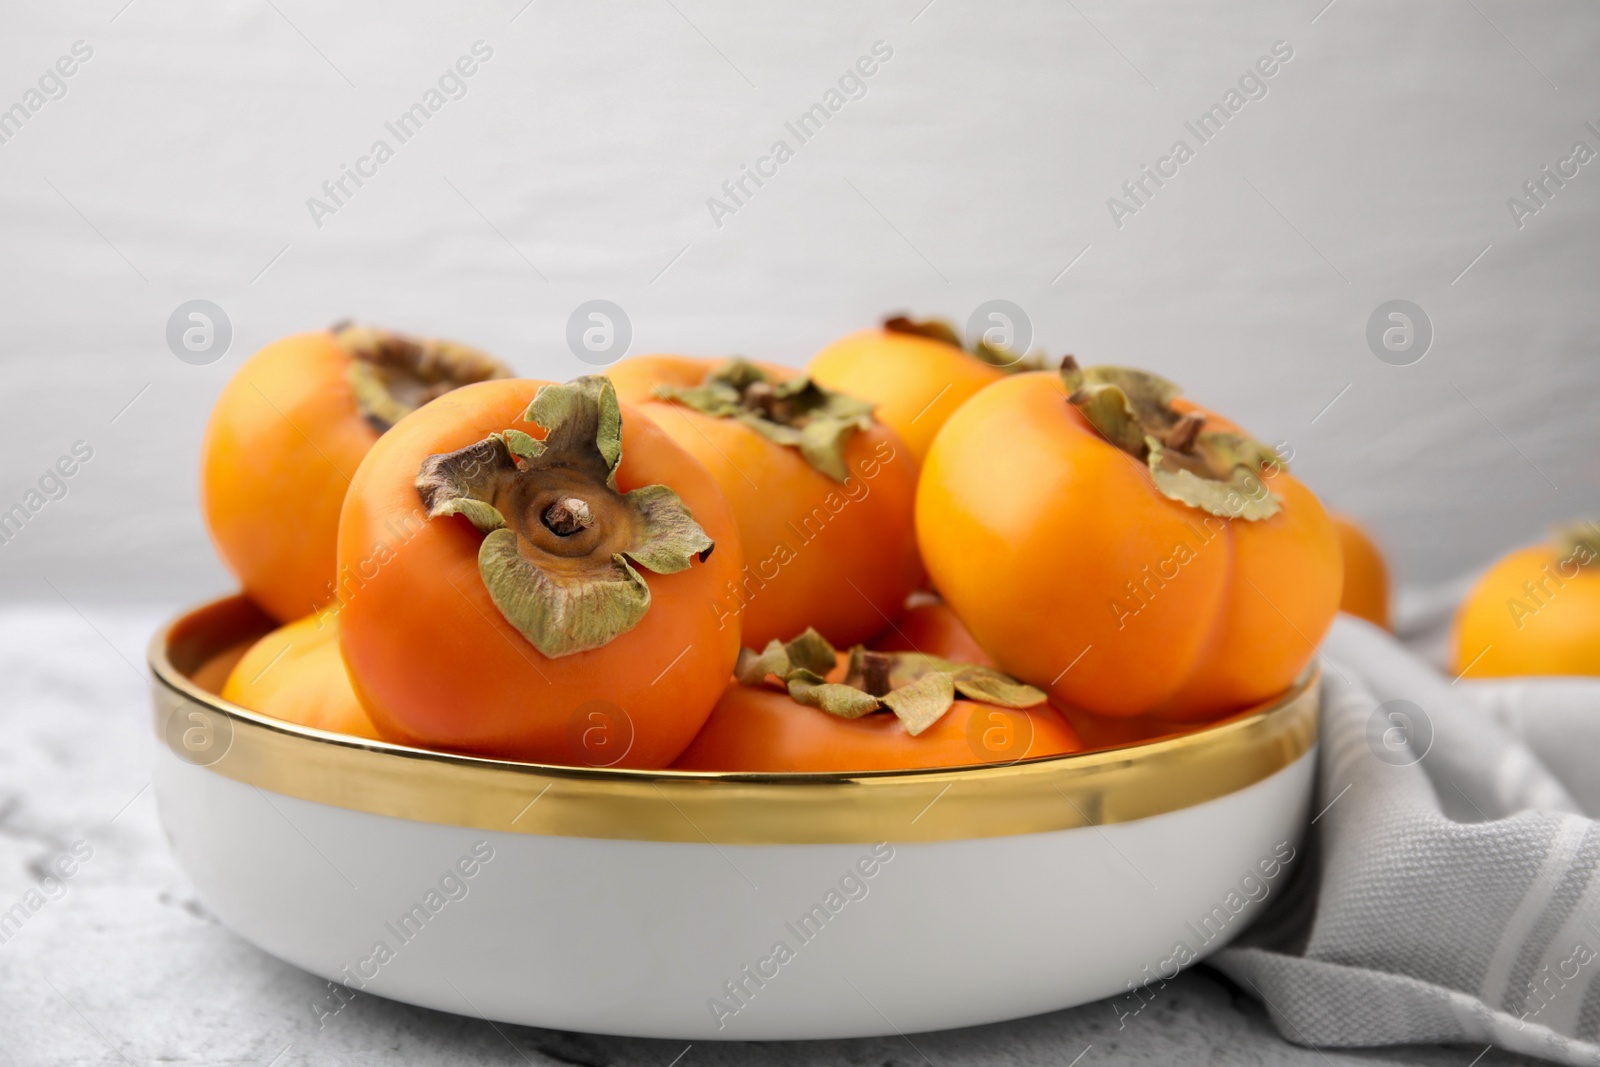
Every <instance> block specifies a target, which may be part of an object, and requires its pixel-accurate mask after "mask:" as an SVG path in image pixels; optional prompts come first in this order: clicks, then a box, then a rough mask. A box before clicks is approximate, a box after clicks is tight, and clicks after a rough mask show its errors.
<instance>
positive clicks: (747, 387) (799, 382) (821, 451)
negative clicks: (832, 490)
mask: <svg viewBox="0 0 1600 1067" xmlns="http://www.w3.org/2000/svg"><path fill="white" fill-rule="evenodd" d="M655 394H656V396H657V397H659V398H661V399H663V400H672V401H675V402H677V403H679V404H683V405H684V406H685V407H690V408H693V409H694V410H696V411H698V412H700V413H701V414H703V415H711V416H714V417H716V418H722V419H737V420H739V421H740V422H742V423H744V424H745V425H746V426H748V427H750V428H751V429H752V430H754V431H756V432H757V433H759V434H760V435H761V436H763V437H765V438H767V439H768V440H769V441H774V442H776V443H778V444H780V445H787V446H789V447H791V448H797V449H799V450H800V454H801V455H802V456H804V457H805V460H806V462H807V463H809V464H811V466H813V467H815V468H816V469H817V470H818V471H821V472H822V473H823V474H825V475H827V476H828V477H829V478H832V479H833V480H834V481H836V482H843V481H844V480H845V479H846V478H848V477H849V475H850V470H849V468H848V467H847V466H846V465H845V461H844V450H845V446H846V445H847V444H848V443H849V441H850V435H851V434H853V433H855V432H856V431H858V430H867V429H870V428H871V427H872V405H871V404H869V403H867V402H866V401H864V400H857V399H856V398H855V397H853V396H847V395H845V394H844V393H836V392H834V391H833V390H831V389H824V388H823V387H822V386H820V385H818V384H817V383H816V382H814V381H812V380H811V379H810V378H807V377H804V376H801V377H797V378H784V379H780V378H776V377H774V376H773V375H771V374H768V373H767V372H766V371H764V370H762V369H761V368H760V367H758V366H756V365H755V364H754V363H751V362H750V361H749V360H746V359H739V358H737V357H735V358H733V359H730V360H726V361H725V362H723V363H722V364H720V365H719V366H717V367H715V368H713V369H712V371H711V373H710V374H708V375H706V378H705V380H704V381H703V382H701V383H700V384H699V385H688V386H682V385H658V386H656V389H655Z"/></svg>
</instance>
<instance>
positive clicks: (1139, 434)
mask: <svg viewBox="0 0 1600 1067" xmlns="http://www.w3.org/2000/svg"><path fill="white" fill-rule="evenodd" d="M1061 381H1062V384H1063V385H1065V386H1066V390H1067V400H1068V401H1069V402H1070V403H1071V404H1072V405H1073V406H1074V407H1076V408H1077V409H1078V411H1079V412H1080V413H1081V414H1082V415H1083V417H1084V418H1085V419H1087V420H1088V422H1089V424H1090V425H1091V426H1093V427H1094V428H1095V429H1096V430H1097V431H1099V433H1100V436H1102V437H1104V438H1105V439H1106V440H1107V441H1109V442H1110V443H1111V444H1113V445H1116V446H1117V447H1118V448H1120V449H1122V451H1124V452H1126V453H1128V455H1130V456H1132V457H1133V458H1134V459H1137V460H1140V461H1142V462H1143V463H1145V464H1146V465H1147V466H1148V467H1149V469H1150V477H1151V479H1152V480H1153V481H1154V482H1155V485H1156V488H1157V489H1158V490H1160V492H1161V494H1162V495H1163V496H1166V497H1169V498H1170V499H1172V500H1177V501H1181V502H1182V503H1185V504H1188V505H1189V506H1190V507H1196V508H1200V509H1201V510H1202V511H1208V512H1210V513H1211V514H1213V515H1216V516H1219V517H1221V518H1225V519H1247V520H1251V521H1255V520H1260V519H1269V518H1271V517H1272V516H1274V515H1276V514H1277V513H1278V512H1279V510H1281V509H1282V507H1283V501H1282V499H1281V498H1280V497H1279V496H1278V495H1277V494H1276V493H1274V492H1272V490H1270V489H1269V488H1267V485H1266V482H1265V481H1263V474H1265V475H1266V476H1267V477H1270V476H1271V475H1273V474H1276V473H1277V472H1278V471H1280V470H1287V469H1288V466H1287V464H1285V463H1284V462H1283V460H1282V459H1281V458H1280V457H1279V456H1278V454H1277V453H1275V452H1274V451H1273V450H1272V449H1270V448H1268V447H1267V446H1266V445H1264V444H1262V443H1261V442H1260V441H1257V440H1256V439H1255V438H1253V437H1248V436H1246V435H1244V434H1241V433H1234V432H1231V431H1224V430H1207V429H1206V428H1205V416H1204V415H1202V414H1201V413H1199V412H1197V411H1188V412H1184V411H1179V410H1177V409H1176V408H1175V407H1173V401H1174V400H1176V399H1177V398H1178V396H1179V394H1180V392H1181V390H1180V389H1179V388H1178V387H1177V386H1176V385H1174V384H1173V383H1172V382H1169V381H1168V380H1167V379H1165V378H1162V377H1160V376H1159V375H1155V374H1150V373H1148V372H1146V371H1142V370H1135V369H1133V368H1131V367H1080V366H1079V365H1078V362H1077V360H1075V359H1073V358H1072V357H1071V356H1068V357H1066V359H1065V360H1063V361H1062V364H1061Z"/></svg>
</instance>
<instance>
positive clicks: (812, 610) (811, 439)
mask: <svg viewBox="0 0 1600 1067" xmlns="http://www.w3.org/2000/svg"><path fill="white" fill-rule="evenodd" d="M607 373H608V374H609V375H610V377H611V380H612V381H613V382H614V383H615V384H616V388H617V394H618V396H620V397H621V398H622V400H623V401H625V402H631V403H635V404H638V405H639V407H640V409H641V410H643V411H644V412H645V413H646V414H648V415H649V416H650V417H651V418H652V419H653V420H654V421H655V422H656V423H657V424H658V425H659V426H660V427H661V428H662V429H663V430H664V431H666V433H667V434H668V435H669V436H671V437H672V439H673V440H674V441H676V442H677V443H678V444H679V445H681V446H682V447H683V448H684V449H685V450H687V451H688V452H690V453H692V454H693V455H694V456H695V457H696V458H697V459H699V460H700V462H702V463H704V464H705V466H706V468H707V469H708V470H710V471H711V475H712V477H713V478H715V479H716V481H717V484H718V485H720V486H721V487H722V491H723V492H724V493H725V494H726V495H727V498H728V501H729V503H730V504H731V505H732V507H733V512H734V515H735V516H736V518H737V520H738V523H739V535H740V540H741V542H742V543H743V545H744V552H745V560H746V567H745V569H744V571H743V572H742V573H740V574H738V575H736V576H734V580H731V581H729V582H728V583H727V584H726V585H725V586H724V587H723V588H722V589H721V590H719V591H718V593H717V595H716V596H715V597H714V598H713V599H712V600H711V601H709V602H708V603H707V604H706V605H705V608H704V609H703V610H706V611H708V612H710V613H711V614H712V616H713V617H714V618H715V619H716V620H717V622H718V624H719V625H721V626H723V627H725V628H727V629H738V630H742V632H743V637H744V642H745V643H746V644H754V645H761V644H764V643H765V642H767V641H770V640H773V639H776V638H780V637H782V636H784V635H786V634H793V633H795V632H797V631H799V630H801V629H802V628H804V627H806V626H815V627H816V628H817V629H818V630H819V631H821V633H822V634H823V635H824V636H826V637H827V638H828V640H830V641H833V642H835V643H836V644H840V645H848V644H854V643H856V642H859V641H864V640H866V639H867V638H869V637H871V636H872V635H873V634H875V633H877V631H878V630H880V629H882V628H883V626H884V624H885V623H886V622H887V621H888V620H889V619H890V618H892V617H893V616H894V615H895V614H896V613H897V612H898V611H899V609H900V605H901V604H903V603H904V602H905V598H906V594H908V593H909V592H911V590H913V589H916V588H917V587H918V586H920V585H921V584H922V580H923V573H922V566H921V564H920V562H919V561H918V559H917V545H916V535H915V533H914V532H913V530H912V523H911V507H912V501H913V499H914V497H915V494H916V482H917V467H916V461H915V460H914V459H913V458H912V457H911V455H910V454H909V452H908V451H907V449H906V446H905V443H904V442H902V441H901V440H900V438H899V437H898V436H897V435H896V434H895V433H894V431H893V430H891V429H890V428H889V427H888V426H885V425H884V424H883V423H881V422H878V421H877V420H876V419H874V418H873V416H872V409H871V406H870V405H869V404H866V403H865V402H863V401H860V400H857V399H855V398H853V397H849V396H845V395H844V394H841V393H835V392H832V391H830V390H827V389H823V388H822V387H820V386H818V385H817V384H816V383H815V382H812V381H810V380H809V379H807V378H805V377H803V376H800V375H799V374H798V373H797V372H795V371H793V370H790V369H788V368H783V367H775V366H772V365H770V364H756V363H751V362H749V361H746V360H742V359H733V360H711V359H691V358H688V357H682V356H644V357H638V358H635V359H629V360H624V361H622V362H621V363H618V364H616V365H615V366H613V367H611V368H609V370H608V371H607Z"/></svg>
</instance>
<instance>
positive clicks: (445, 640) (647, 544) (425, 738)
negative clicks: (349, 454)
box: [339, 377, 742, 767]
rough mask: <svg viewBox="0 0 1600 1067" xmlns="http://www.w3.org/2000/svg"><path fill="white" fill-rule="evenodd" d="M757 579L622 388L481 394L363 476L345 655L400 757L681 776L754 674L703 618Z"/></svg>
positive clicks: (681, 458)
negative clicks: (405, 751) (711, 725)
mask: <svg viewBox="0 0 1600 1067" xmlns="http://www.w3.org/2000/svg"><path fill="white" fill-rule="evenodd" d="M713 549H714V551H713ZM741 565H742V557H741V554H740V550H739V534H738V530H737V527H736V525H735V523H734V518H733V513H732V512H731V510H730V509H729V507H728V504H727V501H726V500H725V499H724V498H723V496H722V492H721V490H719V489H718V488H717V484H716V482H715V481H713V480H712V478H711V475H710V474H708V473H707V472H706V470H705V468H704V467H702V466H701V465H700V464H699V463H698V462H697V461H696V460H695V459H694V457H693V456H691V455H689V454H688V453H687V452H685V451H684V450H683V449H682V448H679V447H678V446H677V445H676V444H675V443H673V441H672V439H671V438H670V437H668V436H667V435H666V434H665V433H664V432H662V431H661V430H660V429H659V428H658V427H657V426H656V425H655V424H654V423H653V422H651V421H650V419H649V418H647V417H646V416H645V415H643V414H642V413H640V412H639V411H638V410H636V409H633V408H625V407H621V406H620V405H619V404H618V403H617V398H616V393H615V391H614V390H613V389H612V387H611V383H610V382H609V381H608V380H607V379H605V378H601V377H587V378H579V379H577V380H576V381H574V382H571V383H569V384H566V385H555V384H551V383H547V382H537V381H526V380H519V379H503V380H497V381H487V382H480V383H478V384H476V385H468V386H465V387H463V388H461V389H457V390H455V391H454V392H451V393H448V394H446V395H445V396H443V397H440V398H439V399H437V400H435V401H433V402H432V403H430V404H428V405H426V406H425V407H422V408H420V409H418V410H417V411H416V412H414V413H412V414H411V415H409V416H407V417H406V418H405V419H404V420H402V421H401V422H399V423H397V424H396V425H395V426H394V427H393V428H392V429H391V430H390V431H389V432H388V433H386V434H384V435H383V437H381V438H379V439H378V441H377V443H376V444H374V445H373V446H372V450H371V451H370V452H368V453H367V457H366V459H364V460H363V461H362V463H361V466H360V468H358V469H357V471H356V474H355V478H354V479H352V481H351V484H350V491H349V493H348V494H346V497H345V505H344V514H343V516H342V517H341V519H340V524H339V574H340V583H339V595H340V602H341V605H342V609H343V610H342V613H341V616H340V644H341V648H342V649H343V651H344V657H345V663H346V665H347V666H348V668H349V673H350V680H351V682H352V684H353V685H354V687H355V691H356V695H357V697H358V698H359V699H360V700H361V703H362V705H363V706H364V707H365V708H366V709H367V713H368V715H370V716H371V718H372V721H373V724H374V725H375V726H376V727H377V728H378V730H379V732H380V733H382V734H383V736H384V737H386V738H390V739H391V740H396V741H403V742H406V743H408V744H414V745H419V746H422V747H428V748H444V749H455V750H458V751H465V752H474V753H480V754H483V755H488V756H499V757H505V758H512V759H523V760H533V761H538V762H546V763H564V764H574V765H576V764H585V763H587V764H590V765H592V766H600V765H603V766H623V767H664V766H666V765H667V764H668V763H670V762H671V761H672V760H673V759H674V758H675V757H676V756H677V755H678V753H679V752H680V751H682V750H683V748H684V747H685V746H686V745H687V744H688V743H689V741H690V739H691V738H693V737H694V734H695V731H697V730H698V729H699V728H700V725H701V724H702V723H703V722H704V721H705V718H706V716H707V715H708V714H709V713H710V711H711V706H712V705H713V704H715V703H716V701H717V698H718V697H719V696H720V695H721V693H722V689H723V687H724V686H725V685H726V683H727V679H728V675H729V672H730V671H731V670H732V668H733V665H734V661H735V659H736V658H737V656H738V652H739V639H738V632H737V628H735V627H720V628H719V626H718V624H717V618H716V616H715V615H714V614H713V613H712V612H710V611H709V610H707V607H706V605H707V604H709V603H711V602H712V601H713V600H714V599H715V598H716V597H717V596H718V595H719V593H720V591H721V590H722V588H723V587H724V586H725V585H726V584H727V583H728V582H730V581H732V580H733V579H734V577H736V576H737V575H738V573H739V570H740V567H741Z"/></svg>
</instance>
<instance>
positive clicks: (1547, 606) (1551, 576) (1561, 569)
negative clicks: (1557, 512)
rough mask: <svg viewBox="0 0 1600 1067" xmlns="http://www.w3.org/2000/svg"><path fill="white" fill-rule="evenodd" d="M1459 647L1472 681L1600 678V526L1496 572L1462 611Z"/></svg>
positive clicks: (1570, 532)
mask: <svg viewBox="0 0 1600 1067" xmlns="http://www.w3.org/2000/svg"><path fill="white" fill-rule="evenodd" d="M1453 644H1454V648H1455V668H1456V670H1457V671H1458V672H1460V673H1461V674H1462V675H1463V676H1464V677H1467V678H1500V677H1508V676H1514V675H1538V674H1567V675H1580V674H1582V675H1600V523H1595V522H1586V523H1578V524H1573V525H1570V526H1562V527H1558V528H1557V529H1556V531H1555V534H1554V536H1553V537H1552V538H1551V540H1550V541H1549V542H1547V543H1545V544H1541V545H1533V546H1531V547H1529V548H1522V549H1518V550H1517V551H1515V552H1512V553H1511V554H1510V555H1508V556H1506V557H1505V558H1504V559H1502V560H1500V561H1499V562H1498V563H1496V564H1495V565H1494V566H1493V567H1490V568H1489V570H1488V572H1487V573H1485V574H1484V576H1483V577H1482V578H1480V579H1479V580H1478V584H1477V585H1476V586H1474V587H1473V589H1472V592H1470V593H1468V594H1467V597H1466V599H1465V600H1463V601H1462V602H1461V606H1460V607H1459V608H1457V609H1456V618H1455V628H1454V635H1453Z"/></svg>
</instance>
